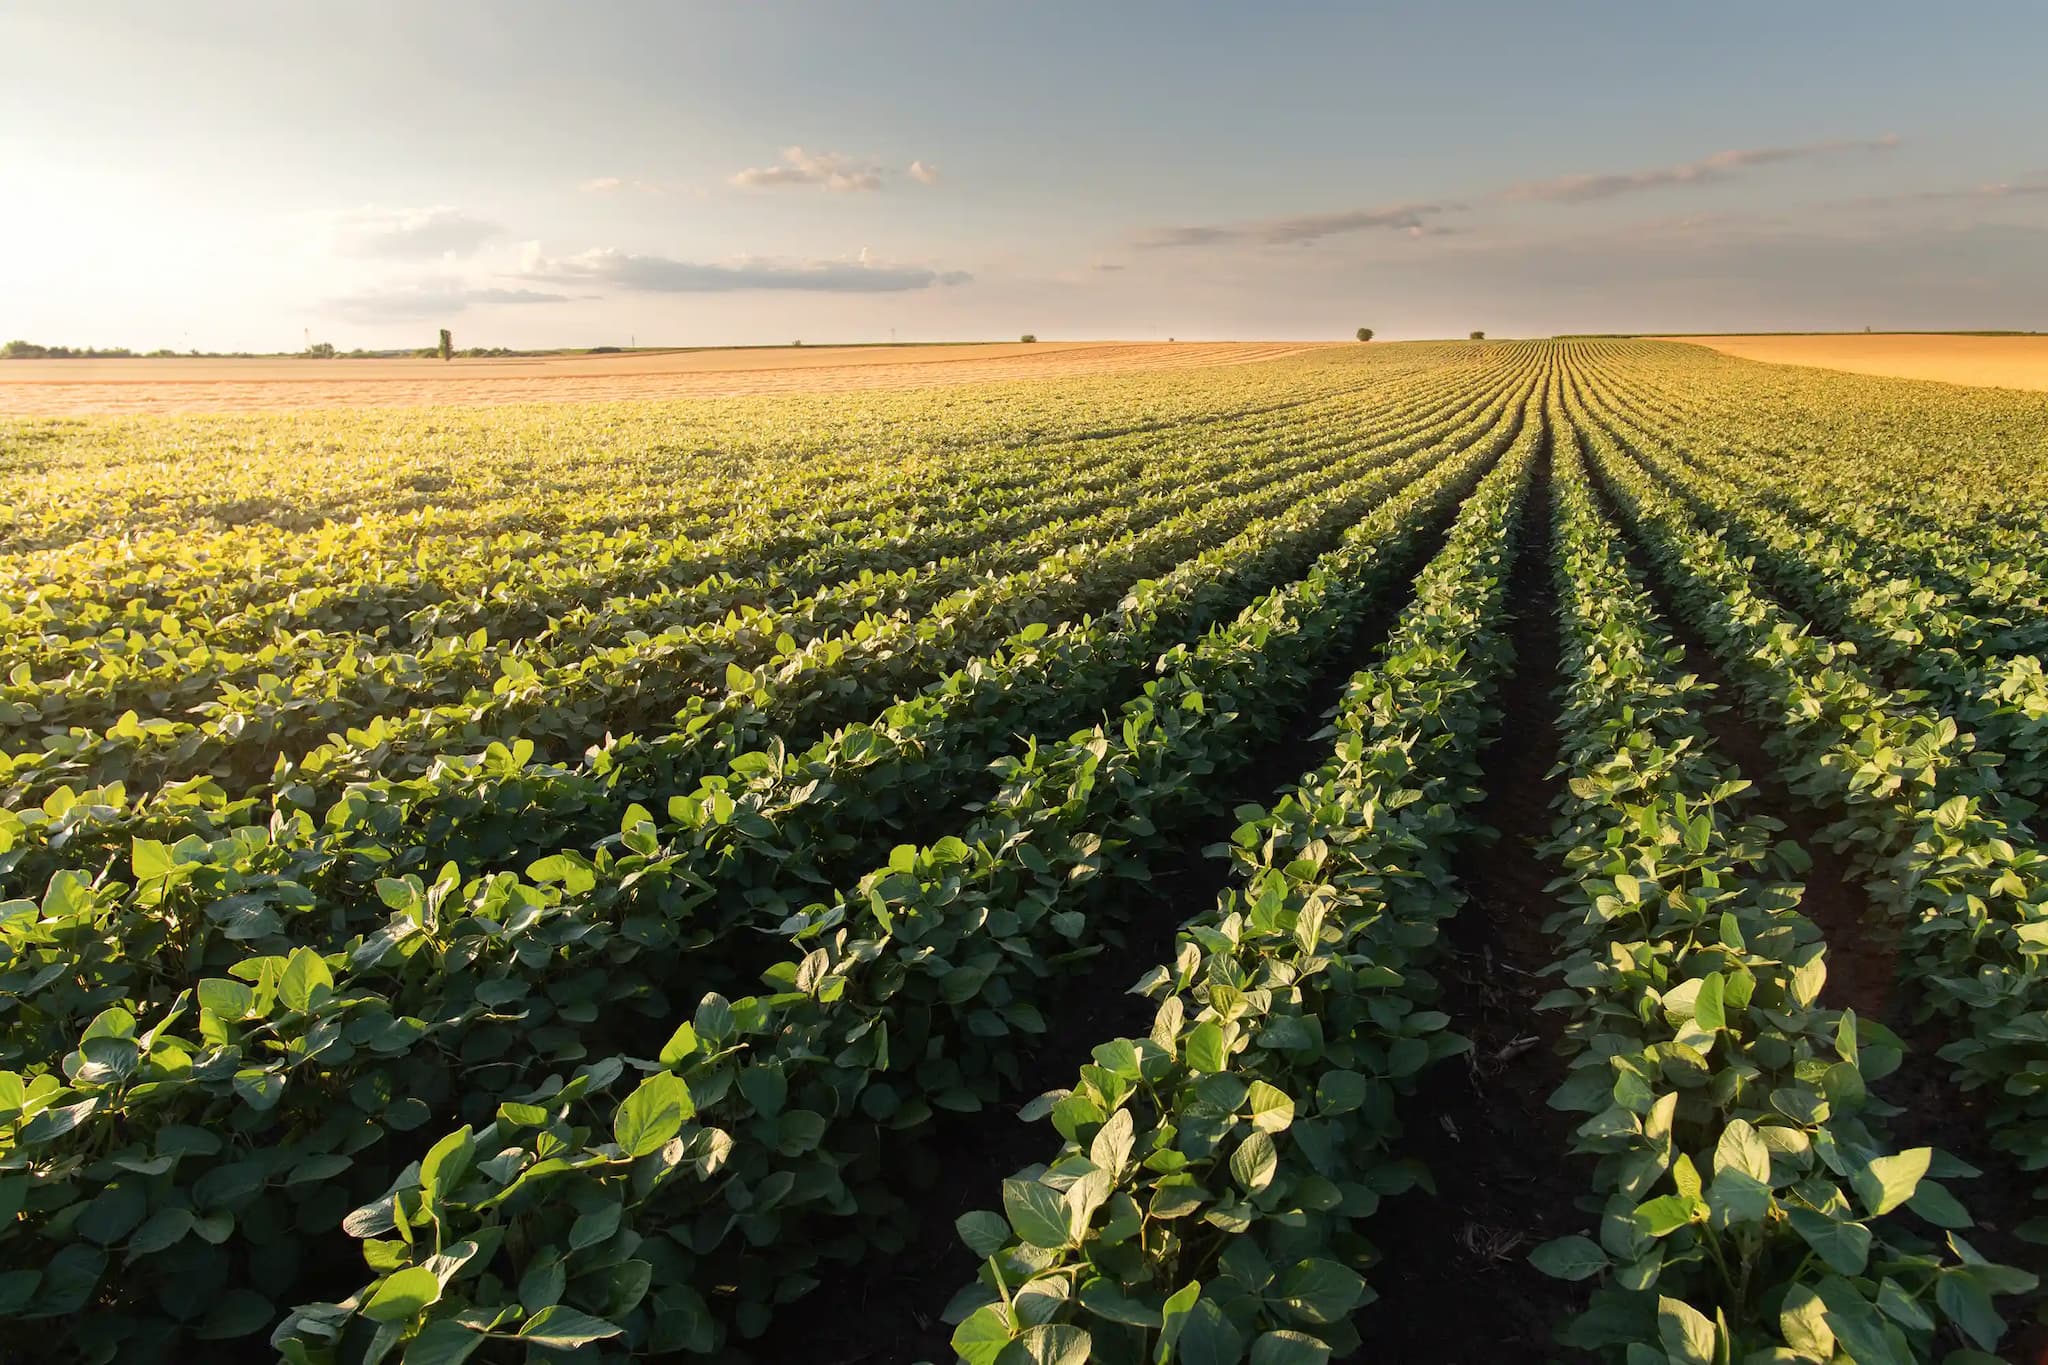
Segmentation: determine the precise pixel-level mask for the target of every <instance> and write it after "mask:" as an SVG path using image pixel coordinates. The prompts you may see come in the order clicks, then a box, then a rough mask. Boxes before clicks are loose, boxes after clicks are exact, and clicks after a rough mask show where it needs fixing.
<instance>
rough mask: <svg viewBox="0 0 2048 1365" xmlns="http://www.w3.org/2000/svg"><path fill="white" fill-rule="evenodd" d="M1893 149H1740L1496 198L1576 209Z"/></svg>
mask: <svg viewBox="0 0 2048 1365" xmlns="http://www.w3.org/2000/svg"><path fill="white" fill-rule="evenodd" d="M1898 145H1899V139H1898V137H1897V136H1895V135H1887V136H1885V137H1879V138H1860V139H1852V140H1846V141H1835V142H1809V143H1805V144H1803V145H1801V146H1796V147H1741V148H1734V149H1731V150H1729V151H1725V152H1715V153H1714V154H1713V155H1712V156H1705V157H1701V158H1700V159H1699V160H1697V161H1683V162H1680V163H1679V164H1677V165H1675V166H1656V167H1652V168H1650V169H1648V170H1640V171H1619V172H1611V173H1607V174H1599V175H1562V176H1557V177H1555V178H1553V179H1550V180H1531V181H1525V182H1524V183H1522V184H1519V185H1511V186H1509V187H1508V188H1507V189H1506V190H1504V191H1503V192H1502V197H1503V198H1506V199H1525V200H1537V201H1541V202H1543V203H1551V204H1578V203H1585V202H1587V201H1589V200H1595V199H1612V198H1614V197H1615V196H1616V195H1622V194H1635V193H1638V192H1640V191H1643V190H1657V189H1665V188H1668V187H1670V186H1674V185H1709V184H1713V183H1715V182H1717V181H1722V180H1726V179H1728V178H1729V177H1730V176H1733V175H1735V174H1736V173H1737V172H1740V171H1745V170H1748V169H1750V168H1751V167H1754V166H1768V165H1773V164H1775V163H1778V162H1783V161H1801V160H1807V159H1810V158H1813V157H1822V156H1836V155H1840V154H1842V153H1846V152H1888V151H1891V150H1893V149H1894V148H1896V147H1897V146H1898Z"/></svg>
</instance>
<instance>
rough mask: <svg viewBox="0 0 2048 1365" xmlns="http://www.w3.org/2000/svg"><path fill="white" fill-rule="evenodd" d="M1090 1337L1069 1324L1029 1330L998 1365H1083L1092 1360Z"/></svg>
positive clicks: (1006, 1350)
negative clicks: (1090, 1356) (1090, 1357)
mask: <svg viewBox="0 0 2048 1365" xmlns="http://www.w3.org/2000/svg"><path fill="white" fill-rule="evenodd" d="M1089 1345H1090V1342H1089V1339H1088V1333H1087V1332H1086V1331H1084V1330H1082V1329H1081V1328H1079V1327H1075V1326H1072V1325H1071V1324H1067V1323H1046V1324H1043V1325H1041V1326H1038V1327H1027V1328H1025V1329H1024V1334H1023V1335H1022V1336H1020V1337H1018V1338H1017V1339H1016V1340H1015V1341H1013V1342H1011V1343H1010V1345H1009V1346H1008V1347H1007V1348H1006V1349H1005V1350H1004V1351H1003V1352H1002V1354H1001V1355H999V1356H998V1357H997V1361H998V1365H1082V1362H1084V1361H1086V1360H1087V1359H1088V1348H1089Z"/></svg>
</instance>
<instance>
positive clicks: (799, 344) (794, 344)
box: [789, 341, 803, 346]
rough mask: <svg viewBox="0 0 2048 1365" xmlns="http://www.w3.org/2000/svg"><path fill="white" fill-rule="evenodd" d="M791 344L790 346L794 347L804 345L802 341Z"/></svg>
mask: <svg viewBox="0 0 2048 1365" xmlns="http://www.w3.org/2000/svg"><path fill="white" fill-rule="evenodd" d="M789 344H790V345H792V346H801V345H803V343H802V342H801V341H792V342H790V343H789Z"/></svg>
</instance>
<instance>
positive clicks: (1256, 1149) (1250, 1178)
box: [1230, 1129, 1280, 1194]
mask: <svg viewBox="0 0 2048 1365" xmlns="http://www.w3.org/2000/svg"><path fill="white" fill-rule="evenodd" d="M1279 1166H1280V1158H1279V1154H1278V1153H1277V1152H1276V1151H1275V1150H1274V1147H1273V1139H1272V1137H1271V1136H1270V1135H1268V1134H1266V1133H1264V1132H1261V1131H1259V1130H1257V1129H1254V1130H1253V1131H1252V1132H1250V1133H1248V1134H1247V1135H1246V1136H1245V1139H1244V1141H1243V1142H1240V1143H1239V1144H1238V1145H1237V1150H1236V1151H1235V1152H1232V1153H1231V1154H1230V1174H1231V1177H1232V1178H1233V1179H1234V1180H1236V1181H1237V1183H1238V1184H1239V1185H1241V1186H1243V1187H1244V1188H1245V1189H1246V1190H1247V1191H1249V1192H1250V1193H1252V1194H1257V1193H1258V1192H1259V1191H1260V1190H1263V1189H1265V1188H1266V1186H1268V1185H1270V1184H1272V1183H1273V1173H1274V1172H1275V1171H1276V1170H1278V1169H1279Z"/></svg>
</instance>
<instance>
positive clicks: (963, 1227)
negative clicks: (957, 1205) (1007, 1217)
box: [953, 1209, 1010, 1260]
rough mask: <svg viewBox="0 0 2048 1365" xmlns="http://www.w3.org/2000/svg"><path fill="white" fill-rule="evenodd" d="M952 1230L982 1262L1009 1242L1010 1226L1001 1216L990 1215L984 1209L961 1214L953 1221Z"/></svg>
mask: <svg viewBox="0 0 2048 1365" xmlns="http://www.w3.org/2000/svg"><path fill="white" fill-rule="evenodd" d="M953 1230H954V1231H956V1232H958V1233H959V1234H960V1240H961V1241H962V1242H963V1243H965V1244H966V1247H967V1249H968V1250H969V1251H971V1252H973V1253H974V1254H975V1255H976V1256H979V1257H981V1258H983V1259H984V1260H986V1259H987V1258H988V1257H990V1256H993V1255H995V1254H996V1253H997V1252H998V1251H1001V1250H1002V1249H1003V1248H1004V1247H1005V1246H1008V1245H1009V1242H1010V1225H1009V1224H1008V1223H1006V1222H1004V1221H1003V1218H1002V1215H1001V1214H996V1213H990V1212H989V1211H988V1210H986V1209H975V1210H974V1211H972V1212H970V1213H963V1214H961V1215H960V1216H959V1217H958V1218H955V1219H954V1220H953Z"/></svg>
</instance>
